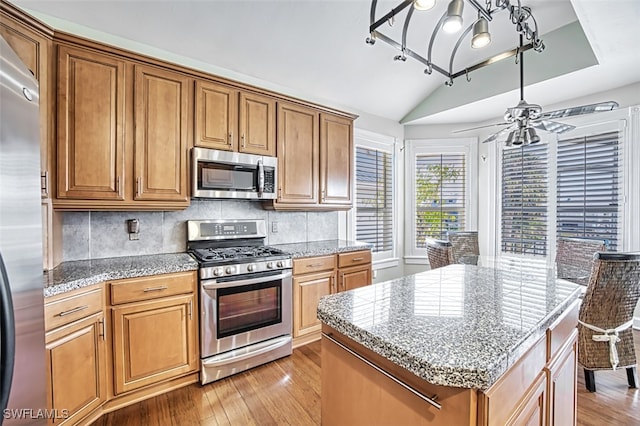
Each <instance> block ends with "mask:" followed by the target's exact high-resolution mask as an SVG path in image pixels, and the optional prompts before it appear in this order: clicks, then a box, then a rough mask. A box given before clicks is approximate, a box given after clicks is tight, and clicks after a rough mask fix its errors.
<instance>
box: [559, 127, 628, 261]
mask: <svg viewBox="0 0 640 426" xmlns="http://www.w3.org/2000/svg"><path fill="white" fill-rule="evenodd" d="M621 154H622V153H621V146H620V139H619V137H618V132H617V131H614V132H606V133H600V134H596V135H591V136H583V137H577V138H570V139H559V140H558V172H557V173H558V184H557V188H558V189H557V191H558V192H557V212H558V213H557V222H556V229H557V236H558V237H587V238H599V239H604V240H606V241H607V246H608V249H609V250H618V246H619V243H618V235H619V232H620V219H621V217H620V216H621V215H620V206H621V205H622V202H621V196H622V194H621V193H622V176H621V174H622V173H621V165H622V158H621V157H622V155H621Z"/></svg>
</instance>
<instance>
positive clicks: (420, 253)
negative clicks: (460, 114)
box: [404, 138, 478, 265]
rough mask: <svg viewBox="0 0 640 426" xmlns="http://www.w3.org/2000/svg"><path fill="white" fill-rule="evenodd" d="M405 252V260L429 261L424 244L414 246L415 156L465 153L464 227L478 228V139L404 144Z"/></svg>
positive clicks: (471, 229)
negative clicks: (420, 246) (422, 245)
mask: <svg viewBox="0 0 640 426" xmlns="http://www.w3.org/2000/svg"><path fill="white" fill-rule="evenodd" d="M404 151H405V194H406V200H405V256H404V260H405V263H407V264H425V265H426V264H428V261H427V250H426V248H418V247H416V217H415V211H416V200H415V192H416V184H415V173H416V161H415V160H416V156H418V155H441V154H463V155H464V156H465V230H470V231H475V230H478V186H477V182H478V179H477V177H478V139H477V138H456V139H415V140H407V141H406V145H405V150H404Z"/></svg>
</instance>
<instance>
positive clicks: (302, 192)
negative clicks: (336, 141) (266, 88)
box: [276, 102, 320, 205]
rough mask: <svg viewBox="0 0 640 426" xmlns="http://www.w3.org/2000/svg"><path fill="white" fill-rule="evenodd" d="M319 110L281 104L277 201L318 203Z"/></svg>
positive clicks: (279, 111) (279, 109) (278, 202)
mask: <svg viewBox="0 0 640 426" xmlns="http://www.w3.org/2000/svg"><path fill="white" fill-rule="evenodd" d="M318 142H319V139H318V113H317V112H316V111H315V110H313V109H311V108H305V107H301V106H297V105H293V104H288V103H285V102H281V103H279V104H278V199H277V201H276V203H277V204H300V205H316V204H318V167H319V163H320V159H319V155H320V151H319V143H318Z"/></svg>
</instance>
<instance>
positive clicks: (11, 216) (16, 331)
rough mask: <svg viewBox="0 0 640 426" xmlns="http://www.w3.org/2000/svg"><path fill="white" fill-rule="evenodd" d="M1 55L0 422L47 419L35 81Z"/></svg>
mask: <svg viewBox="0 0 640 426" xmlns="http://www.w3.org/2000/svg"><path fill="white" fill-rule="evenodd" d="M0 61H1V62H0V136H1V138H0V391H1V392H0V409H1V411H0V424H2V425H17V424H46V417H47V412H46V370H45V349H44V312H43V284H42V283H43V280H42V222H41V220H42V219H41V205H40V139H39V138H40V136H39V134H40V131H39V128H40V123H39V117H38V108H39V105H38V101H39V97H38V83H37V82H36V80H35V78H33V76H32V75H31V73H30V72H29V70H28V69H27V67H26V66H25V65H24V64H23V63H22V62H21V61H20V59H19V58H18V56H17V55H16V54H15V52H14V51H13V50H12V49H11V47H9V45H8V44H7V43H6V41H5V40H4V38H2V37H1V36H0Z"/></svg>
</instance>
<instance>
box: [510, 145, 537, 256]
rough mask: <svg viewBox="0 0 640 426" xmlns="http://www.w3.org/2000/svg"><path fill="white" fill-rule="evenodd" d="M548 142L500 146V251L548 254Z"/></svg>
mask: <svg viewBox="0 0 640 426" xmlns="http://www.w3.org/2000/svg"><path fill="white" fill-rule="evenodd" d="M548 146H549V145H548V144H546V143H539V144H535V145H528V146H524V147H521V148H510V149H509V148H507V149H503V150H502V229H501V235H502V240H501V246H502V251H503V252H507V253H522V254H530V255H541V256H544V255H546V254H547V192H548V184H547V168H548V161H547V156H548V155H547V152H548Z"/></svg>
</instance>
